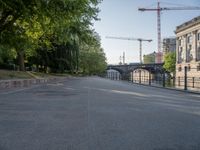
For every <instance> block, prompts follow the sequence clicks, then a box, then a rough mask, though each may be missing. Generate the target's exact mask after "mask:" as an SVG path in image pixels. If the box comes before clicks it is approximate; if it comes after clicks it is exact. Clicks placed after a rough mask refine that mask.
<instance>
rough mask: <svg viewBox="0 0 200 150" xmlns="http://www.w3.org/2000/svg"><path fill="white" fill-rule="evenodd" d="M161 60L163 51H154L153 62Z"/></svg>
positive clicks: (160, 61)
mask: <svg viewBox="0 0 200 150" xmlns="http://www.w3.org/2000/svg"><path fill="white" fill-rule="evenodd" d="M162 62H163V53H162V52H157V53H155V63H162Z"/></svg>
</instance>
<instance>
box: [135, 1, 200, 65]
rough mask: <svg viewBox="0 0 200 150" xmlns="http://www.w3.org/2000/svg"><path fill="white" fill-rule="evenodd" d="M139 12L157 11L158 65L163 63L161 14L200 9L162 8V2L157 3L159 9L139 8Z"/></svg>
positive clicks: (190, 7)
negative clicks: (166, 11)
mask: <svg viewBox="0 0 200 150" xmlns="http://www.w3.org/2000/svg"><path fill="white" fill-rule="evenodd" d="M138 10H139V11H157V36H158V37H157V38H158V53H157V60H156V62H157V63H161V61H162V59H161V57H162V52H161V17H160V12H161V11H163V10H200V7H192V6H188V7H160V2H159V1H158V2H157V8H138Z"/></svg>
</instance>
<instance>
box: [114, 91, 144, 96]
mask: <svg viewBox="0 0 200 150" xmlns="http://www.w3.org/2000/svg"><path fill="white" fill-rule="evenodd" d="M110 92H113V93H119V94H127V95H135V96H141V97H148V95H146V94H142V93H138V92H130V91H118V90H110Z"/></svg>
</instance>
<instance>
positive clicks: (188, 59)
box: [186, 45, 193, 62]
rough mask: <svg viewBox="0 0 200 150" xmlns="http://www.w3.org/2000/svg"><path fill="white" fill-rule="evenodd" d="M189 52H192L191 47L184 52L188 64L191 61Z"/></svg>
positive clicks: (191, 57)
mask: <svg viewBox="0 0 200 150" xmlns="http://www.w3.org/2000/svg"><path fill="white" fill-rule="evenodd" d="M191 50H192V45H189V47H188V49H187V50H186V62H190V61H191V60H192V59H193V56H192V54H191Z"/></svg>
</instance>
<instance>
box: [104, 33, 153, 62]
mask: <svg viewBox="0 0 200 150" xmlns="http://www.w3.org/2000/svg"><path fill="white" fill-rule="evenodd" d="M106 38H108V39H119V40H130V41H139V43H140V63H142V42H143V41H145V42H151V41H152V39H143V38H129V37H115V36H106Z"/></svg>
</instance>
